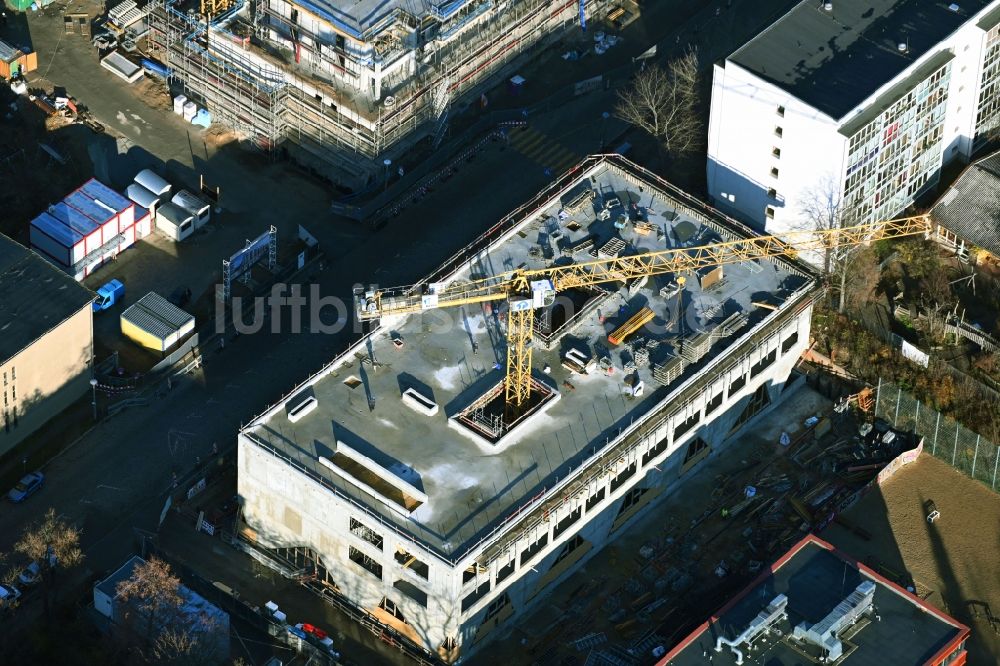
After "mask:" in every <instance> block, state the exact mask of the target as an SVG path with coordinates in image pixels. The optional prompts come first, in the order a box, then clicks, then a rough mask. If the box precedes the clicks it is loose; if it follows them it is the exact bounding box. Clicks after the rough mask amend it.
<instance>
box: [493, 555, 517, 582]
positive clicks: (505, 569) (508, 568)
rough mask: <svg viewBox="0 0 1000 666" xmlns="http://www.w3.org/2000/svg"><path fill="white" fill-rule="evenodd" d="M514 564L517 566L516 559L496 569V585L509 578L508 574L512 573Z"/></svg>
mask: <svg viewBox="0 0 1000 666" xmlns="http://www.w3.org/2000/svg"><path fill="white" fill-rule="evenodd" d="M516 566H517V562H516V560H511V561H510V562H508V563H507V564H505V565H503V566H502V567H500V568H499V569H497V585H499V584H500V583H501V582H503V581H505V580H507V579H508V578H510V575H511V574H512V573H514V568H515V567H516Z"/></svg>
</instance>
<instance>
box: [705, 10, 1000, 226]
mask: <svg viewBox="0 0 1000 666" xmlns="http://www.w3.org/2000/svg"><path fill="white" fill-rule="evenodd" d="M998 126H1000V1H997V0H993V1H987V0H979V1H977V2H962V3H960V4H953V5H951V6H948V5H947V4H944V3H929V2H923V1H921V0H876V1H875V2H872V1H870V0H864V1H862V0H838V1H836V2H831V3H817V2H811V1H807V2H802V3H801V4H799V5H797V6H796V7H795V8H793V9H792V10H791V11H790V12H788V13H787V14H786V15H784V16H783V17H782V18H781V19H779V20H778V21H777V22H776V23H774V24H773V25H772V26H770V27H769V28H768V29H767V30H765V31H764V32H762V33H761V34H760V35H759V36H758V37H756V38H755V39H754V40H752V41H751V42H749V43H747V44H745V45H744V46H743V47H741V48H740V49H739V50H737V51H736V52H735V53H733V54H732V55H731V56H729V57H728V58H727V59H726V60H724V61H723V62H721V63H718V64H716V65H715V67H714V72H713V84H712V100H711V118H710V121H709V130H708V158H709V159H708V187H709V193H710V198H711V200H712V202H713V203H714V204H715V205H717V206H718V207H719V208H720V209H722V210H724V211H726V212H727V213H730V214H732V215H734V216H736V217H739V218H740V219H742V220H744V221H745V222H748V223H750V224H751V225H753V226H755V227H756V228H758V229H765V230H767V231H773V232H774V233H778V234H780V233H781V232H783V231H789V230H793V229H799V228H808V227H811V226H814V222H813V221H811V220H810V215H809V213H808V212H807V209H810V208H813V209H815V208H816V207H817V206H816V204H819V207H820V208H826V209H829V207H831V206H832V207H833V208H835V209H836V210H837V211H838V212H839V213H840V214H842V215H843V216H844V217H845V218H847V219H849V220H851V221H857V222H864V221H875V220H880V219H891V218H893V217H896V216H898V215H899V214H900V213H902V212H903V211H904V210H905V209H906V208H907V207H908V206H909V205H911V204H912V203H913V202H914V200H915V199H916V198H917V197H919V196H920V195H921V194H923V193H924V192H926V191H927V190H929V189H930V188H931V187H933V186H934V185H935V184H936V183H937V181H938V179H939V177H940V171H941V168H942V167H943V166H944V165H946V164H948V163H949V162H952V161H954V160H956V159H957V160H963V161H965V160H968V159H969V157H970V156H971V155H972V153H973V152H974V150H976V149H977V148H979V147H980V146H982V145H984V144H985V143H986V142H987V141H988V140H990V139H991V138H992V136H993V133H995V131H996V128H997V127H998Z"/></svg>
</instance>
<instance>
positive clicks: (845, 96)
mask: <svg viewBox="0 0 1000 666" xmlns="http://www.w3.org/2000/svg"><path fill="white" fill-rule="evenodd" d="M991 2H992V0H957V2H955V3H954V5H955V6H956V7H957V8H958V9H957V10H952V9H950V8H949V6H950V5H951V4H952V3H949V2H928V0H834V1H833V3H832V4H833V11H829V12H828V11H826V10H825V9H823V5H824V3H823V2H819V1H818V0H802V2H800V3H799V4H798V5H796V6H795V7H794V8H793V9H792V10H791V11H789V12H788V13H787V14H785V15H784V16H782V17H781V18H780V19H778V20H777V21H776V22H775V23H773V24H771V26H770V27H768V28H767V29H766V30H764V31H763V32H762V33H760V34H759V35H758V36H757V37H755V38H754V39H752V40H750V41H749V42H747V43H746V44H745V45H743V46H742V47H740V48H739V49H738V50H737V51H736V52H735V53H733V54H732V55H731V56H729V60H731V61H732V62H734V63H736V64H737V65H739V66H741V67H743V68H745V69H748V70H750V71H751V72H753V73H754V74H756V75H757V76H759V77H760V78H762V79H764V80H765V81H769V82H770V83H773V84H774V85H776V86H778V87H779V88H782V89H784V90H786V91H787V92H789V93H790V94H792V95H794V96H795V97H797V98H798V99H800V100H802V101H804V102H806V103H807V104H809V105H810V106H813V107H814V108H816V109H818V110H819V111H821V112H823V113H825V114H827V115H828V116H830V117H831V118H834V119H841V118H843V117H844V116H845V115H846V114H847V113H849V112H850V111H851V110H853V109H854V108H856V107H857V106H858V105H860V104H861V103H862V102H863V101H864V100H865V99H867V98H868V97H870V96H871V95H872V93H874V92H875V91H876V90H878V89H879V88H881V87H882V86H884V85H885V84H886V83H888V82H889V81H891V80H893V79H894V78H895V77H897V76H899V74H901V73H902V72H903V71H904V70H906V69H907V68H908V67H910V66H911V65H912V64H913V63H915V62H916V61H917V60H918V59H920V58H921V57H922V56H923V55H924V54H926V53H927V52H929V51H930V50H931V49H933V48H934V47H935V45H937V44H938V43H939V42H940V41H941V40H943V39H945V38H946V37H948V36H949V35H951V34H952V33H953V32H955V31H956V30H957V29H958V28H959V27H961V26H962V25H963V24H964V23H965V22H966V21H969V20H970V19H971V18H972V17H973V16H975V15H977V14H978V13H979V12H980V11H982V10H983V9H984V8H985V7H987V6H989V5H990V4H991ZM903 43H905V44H906V45H907V49H906V51H905V52H902V51H900V50H899V45H900V44H903Z"/></svg>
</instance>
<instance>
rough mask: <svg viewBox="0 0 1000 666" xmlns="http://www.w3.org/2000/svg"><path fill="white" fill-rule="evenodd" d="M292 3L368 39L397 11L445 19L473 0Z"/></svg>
mask: <svg viewBox="0 0 1000 666" xmlns="http://www.w3.org/2000/svg"><path fill="white" fill-rule="evenodd" d="M291 1H292V4H295V5H298V6H300V7H303V8H305V9H306V10H308V11H310V12H312V13H314V14H316V15H318V16H320V17H321V18H323V19H325V20H327V21H330V23H332V24H333V25H334V26H335V27H337V28H338V29H339V30H340V31H342V32H345V33H347V34H349V35H351V36H353V37H355V38H358V39H365V38H368V37H370V36H371V35H373V34H377V33H378V32H380V31H381V30H382V29H383V28H384V27H386V26H389V25H391V24H392V20H391V19H392V18H393V17H394V16H395V15H396V14H397V13H398V12H406V13H407V14H409V15H410V16H412V17H414V18H416V19H417V20H418V22H420V21H422V20H423V19H425V18H427V17H433V18H436V19H438V20H446V19H448V18H451V17H453V16H454V15H455V13H456V12H458V10H460V9H461V8H462V7H463V6H465V5H466V4H468V3H469V2H470V0H291Z"/></svg>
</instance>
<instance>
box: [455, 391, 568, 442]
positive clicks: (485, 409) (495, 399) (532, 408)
mask: <svg viewBox="0 0 1000 666" xmlns="http://www.w3.org/2000/svg"><path fill="white" fill-rule="evenodd" d="M558 397H559V393H558V391H555V390H553V389H552V388H551V387H549V386H546V385H545V384H543V383H542V382H540V381H538V380H537V379H535V378H534V377H532V378H531V395H530V397H529V398H528V405H527V406H526V407H525V408H524V409H523V410H521V413H520V415H519V416H517V417H516V418H514V419H512V420H508V419H509V417H508V414H507V410H506V407H507V404H506V401H505V399H504V398H505V396H504V382H503V380H500V382H499V383H497V384H495V385H494V386H493V388H491V389H489V390H488V391H487V392H486V393H484V394H483V395H482V396H480V397H479V398H477V399H476V400H474V401H473V402H472V404H470V405H469V406H468V407H466V408H465V409H463V410H462V411H460V412H459V413H458V414H456V415H455V417H454V419H453V420H452V421H451V422H452V423H454V424H456V425H457V426H459V427H460V429H461V430H462V431H464V432H466V433H468V434H471V435H473V436H474V437H476V438H477V439H480V440H485V441H486V442H487V443H489V444H492V445H494V446H498V445H500V444H501V443H502V442H503V440H505V439H506V438H507V437H508V436H509V435H510V434H511V433H513V432H514V431H515V430H517V429H519V428H520V427H521V426H523V425H524V424H526V423H528V422H530V421H531V420H532V417H534V416H536V415H537V414H539V413H540V412H541V411H542V410H543V409H544V408H545V407H546V406H548V405H549V404H551V403H552V402H553V401H554V400H556V399H558Z"/></svg>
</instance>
